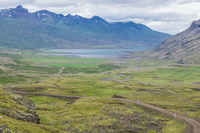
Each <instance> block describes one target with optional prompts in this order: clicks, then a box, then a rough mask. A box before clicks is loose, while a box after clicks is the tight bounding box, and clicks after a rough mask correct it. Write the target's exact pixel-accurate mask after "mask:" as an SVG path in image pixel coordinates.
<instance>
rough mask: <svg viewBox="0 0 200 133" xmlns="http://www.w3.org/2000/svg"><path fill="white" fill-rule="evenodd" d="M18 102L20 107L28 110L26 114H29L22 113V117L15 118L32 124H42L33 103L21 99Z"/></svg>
mask: <svg viewBox="0 0 200 133" xmlns="http://www.w3.org/2000/svg"><path fill="white" fill-rule="evenodd" d="M16 102H17V103H19V104H20V105H23V106H25V107H26V108H27V112H26V113H28V114H26V113H22V115H17V116H15V117H16V118H17V119H19V120H23V121H28V122H32V123H35V124H40V118H39V115H38V114H37V113H36V112H35V105H34V104H33V102H32V101H30V100H29V99H27V98H24V97H20V98H18V99H16Z"/></svg>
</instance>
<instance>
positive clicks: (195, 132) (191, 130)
mask: <svg viewBox="0 0 200 133" xmlns="http://www.w3.org/2000/svg"><path fill="white" fill-rule="evenodd" d="M13 93H15V94H19V95H23V96H25V95H36V96H49V97H55V98H69V99H79V98H81V97H80V96H61V95H53V94H42V93H32V92H20V91H13ZM109 99H111V100H116V101H122V102H129V103H134V104H137V105H140V106H143V107H146V108H150V109H153V110H156V111H159V112H162V113H164V114H166V115H169V116H171V117H174V113H173V112H171V111H169V110H166V109H162V108H159V107H156V106H153V105H150V104H146V103H141V102H137V101H134V100H128V99H122V98H109ZM176 118H178V119H180V120H182V121H184V122H185V123H186V124H187V133H200V123H199V122H198V121H196V120H195V119H192V118H190V117H187V116H183V115H179V114H176Z"/></svg>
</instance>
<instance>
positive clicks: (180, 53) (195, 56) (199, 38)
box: [149, 20, 200, 64]
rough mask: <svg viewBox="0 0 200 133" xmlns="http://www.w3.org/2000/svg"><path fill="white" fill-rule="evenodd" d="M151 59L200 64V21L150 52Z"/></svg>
mask: <svg viewBox="0 0 200 133" xmlns="http://www.w3.org/2000/svg"><path fill="white" fill-rule="evenodd" d="M150 53H151V54H149V57H151V58H158V59H169V60H175V61H178V62H179V63H192V64H199V63H200V20H197V21H194V22H192V24H191V26H190V27H189V28H188V29H186V30H185V31H183V32H181V33H179V34H177V35H174V36H172V37H171V38H169V39H167V40H165V41H163V42H162V43H161V44H160V45H159V46H158V47H156V48H154V49H152V50H150Z"/></svg>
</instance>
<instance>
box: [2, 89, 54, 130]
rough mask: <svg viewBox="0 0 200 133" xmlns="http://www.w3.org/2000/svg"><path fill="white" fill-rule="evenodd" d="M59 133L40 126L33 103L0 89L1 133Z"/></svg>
mask: <svg viewBox="0 0 200 133" xmlns="http://www.w3.org/2000/svg"><path fill="white" fill-rule="evenodd" d="M11 132H13V133H25V132H30V133H36V132H38V133H39V132H44V133H45V132H55V133H56V132H57V131H56V130H54V129H53V128H51V127H46V126H43V125H40V118H39V116H38V115H37V113H36V112H35V105H34V104H33V102H32V101H30V100H28V99H27V98H24V97H21V96H19V95H14V94H12V93H11V92H8V91H6V90H4V89H2V87H0V133H11Z"/></svg>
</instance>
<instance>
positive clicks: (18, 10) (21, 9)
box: [15, 5, 28, 13]
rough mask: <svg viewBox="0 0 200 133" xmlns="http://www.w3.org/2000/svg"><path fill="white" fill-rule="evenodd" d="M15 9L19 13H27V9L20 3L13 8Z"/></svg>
mask: <svg viewBox="0 0 200 133" xmlns="http://www.w3.org/2000/svg"><path fill="white" fill-rule="evenodd" d="M15 10H16V11H17V12H21V13H25V12H27V13H28V10H27V9H25V8H23V7H22V6H21V5H19V6H17V7H16V8H15Z"/></svg>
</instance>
